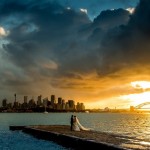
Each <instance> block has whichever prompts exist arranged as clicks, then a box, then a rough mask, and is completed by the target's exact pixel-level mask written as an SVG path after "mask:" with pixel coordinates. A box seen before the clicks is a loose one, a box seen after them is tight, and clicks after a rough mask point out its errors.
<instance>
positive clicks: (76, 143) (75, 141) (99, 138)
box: [9, 125, 127, 150]
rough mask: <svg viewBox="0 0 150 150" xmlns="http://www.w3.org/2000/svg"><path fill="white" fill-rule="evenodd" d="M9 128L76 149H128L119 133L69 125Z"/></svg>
mask: <svg viewBox="0 0 150 150" xmlns="http://www.w3.org/2000/svg"><path fill="white" fill-rule="evenodd" d="M9 128H10V130H12V131H15V130H22V132H25V133H27V134H30V135H32V136H34V137H36V138H38V139H44V140H49V141H53V142H55V143H57V144H59V145H62V146H64V147H68V148H72V149H75V150H83V149H87V148H88V149H108V150H127V149H125V148H123V147H122V146H121V144H122V143H125V142H127V141H126V140H125V139H123V138H120V137H119V136H117V135H111V134H107V133H102V132H97V131H70V127H69V126H67V125H47V126H43V125H40V126H10V127H9Z"/></svg>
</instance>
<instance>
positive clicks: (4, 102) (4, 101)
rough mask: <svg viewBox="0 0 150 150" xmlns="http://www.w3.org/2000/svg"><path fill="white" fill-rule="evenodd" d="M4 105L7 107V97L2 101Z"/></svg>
mask: <svg viewBox="0 0 150 150" xmlns="http://www.w3.org/2000/svg"><path fill="white" fill-rule="evenodd" d="M2 107H7V99H6V98H5V99H3V101H2Z"/></svg>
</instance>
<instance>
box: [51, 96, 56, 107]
mask: <svg viewBox="0 0 150 150" xmlns="http://www.w3.org/2000/svg"><path fill="white" fill-rule="evenodd" d="M55 104H56V100H55V95H51V105H52V106H54V105H55Z"/></svg>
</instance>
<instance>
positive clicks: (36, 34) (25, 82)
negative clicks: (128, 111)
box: [0, 0, 150, 108]
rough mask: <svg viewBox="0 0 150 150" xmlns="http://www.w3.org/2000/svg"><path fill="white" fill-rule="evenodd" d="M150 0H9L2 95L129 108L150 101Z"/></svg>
mask: <svg viewBox="0 0 150 150" xmlns="http://www.w3.org/2000/svg"><path fill="white" fill-rule="evenodd" d="M149 6H150V1H149V0H134V1H133V0H92V1H90V0H82V1H80V0H43V1H36V0H26V1H20V0H7V1H5V0H2V1H1V4H0V18H1V19H0V99H1V100H2V99H3V98H4V97H5V96H6V97H7V98H8V99H10V100H13V99H12V98H13V97H12V95H13V94H14V93H17V94H18V95H20V97H22V96H24V95H29V96H32V95H35V96H38V93H41V95H45V97H46V96H48V95H49V93H56V94H57V95H60V96H61V97H64V99H70V98H71V99H75V100H77V101H82V102H83V103H84V104H85V105H86V107H87V108H101V107H102V108H104V107H106V106H109V107H111V108H115V107H117V108H129V107H130V106H136V105H138V104H140V103H143V102H147V101H150V100H149V97H150V75H149V74H150V69H149V68H150V62H149V57H150V52H149V48H150V44H149V37H150V30H149V26H150V7H149Z"/></svg>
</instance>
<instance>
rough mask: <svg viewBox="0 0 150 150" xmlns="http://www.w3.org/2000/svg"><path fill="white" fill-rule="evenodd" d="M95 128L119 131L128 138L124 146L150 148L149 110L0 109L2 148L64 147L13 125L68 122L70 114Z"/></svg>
mask: <svg viewBox="0 0 150 150" xmlns="http://www.w3.org/2000/svg"><path fill="white" fill-rule="evenodd" d="M72 114H73V115H76V116H77V117H78V118H79V120H80V123H81V124H82V125H83V126H85V127H88V128H92V129H93V130H96V131H102V132H107V133H111V134H117V135H120V136H121V138H125V139H128V142H127V143H124V144H123V145H122V146H123V147H126V148H132V149H141V150H147V149H148V150H149V149H150V114H148V113H147V114H146V113H145V114H144V113H139V114H128V113H124V114H123V113H48V114H44V113H0V150H18V149H21V150H33V149H36V150H49V149H51V150H65V149H66V148H64V147H62V146H59V145H57V144H55V143H53V142H49V141H44V140H39V139H36V138H34V137H32V136H30V135H27V134H24V133H22V132H20V131H15V132H14V131H10V130H9V126H10V125H69V123H70V116H71V115H72Z"/></svg>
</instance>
